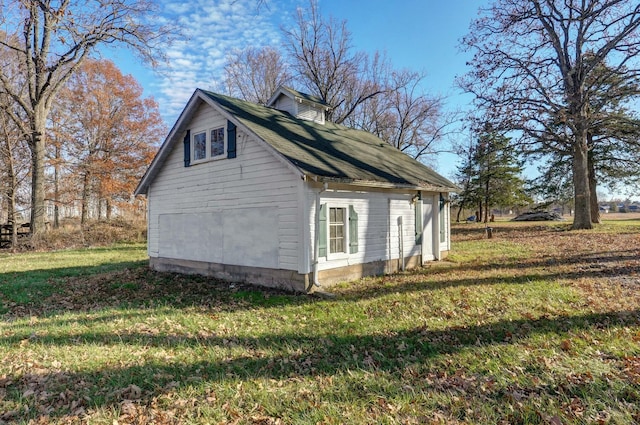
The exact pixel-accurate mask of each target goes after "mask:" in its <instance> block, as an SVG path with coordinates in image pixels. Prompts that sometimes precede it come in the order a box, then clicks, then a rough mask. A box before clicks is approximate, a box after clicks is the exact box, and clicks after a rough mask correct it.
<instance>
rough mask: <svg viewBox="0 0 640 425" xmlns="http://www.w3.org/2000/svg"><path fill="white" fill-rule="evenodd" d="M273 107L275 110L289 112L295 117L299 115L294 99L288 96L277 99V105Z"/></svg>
mask: <svg viewBox="0 0 640 425" xmlns="http://www.w3.org/2000/svg"><path fill="white" fill-rule="evenodd" d="M273 107H274V108H275V109H279V110H281V111H285V112H288V113H290V114H291V115H293V116H295V115H297V113H298V110H297V108H296V103H295V102H294V101H293V99H292V98H290V97H288V96H282V95H281V96H279V97H278V98H277V99H276V101H275V103H274V104H273Z"/></svg>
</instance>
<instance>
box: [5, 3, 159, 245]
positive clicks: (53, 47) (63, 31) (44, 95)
mask: <svg viewBox="0 0 640 425" xmlns="http://www.w3.org/2000/svg"><path fill="white" fill-rule="evenodd" d="M155 9H156V3H155V2H152V1H147V0H84V1H71V0H59V1H54V0H15V1H9V2H4V3H2V17H3V18H4V20H5V22H4V25H5V28H10V29H12V31H13V32H12V33H9V34H7V35H6V36H3V37H0V48H2V49H3V50H5V51H10V52H13V53H14V54H16V55H17V57H18V58H19V60H20V62H21V64H22V65H21V66H22V67H23V68H24V70H25V75H26V78H25V80H26V81H25V84H26V86H27V88H28V90H27V95H26V96H23V95H22V91H21V88H19V87H16V86H15V84H14V81H13V79H12V78H11V77H10V76H9V75H7V74H6V73H5V70H4V68H2V69H0V84H1V87H2V89H3V90H4V91H5V92H6V93H7V94H9V95H10V96H11V98H12V99H13V101H14V102H16V103H17V104H18V105H19V106H20V108H21V109H22V110H23V112H24V114H25V115H26V116H27V118H28V120H27V122H26V124H23V128H22V129H21V130H22V131H23V132H24V133H25V134H27V135H28V140H29V148H30V151H31V161H32V182H31V184H32V196H31V198H32V199H31V225H32V231H33V233H34V234H38V233H41V232H42V231H44V224H45V214H44V213H45V211H44V207H45V185H44V180H45V152H46V137H45V130H46V121H47V117H48V114H49V111H50V109H51V105H52V102H53V100H54V99H55V97H56V95H57V94H58V92H59V91H60V88H61V87H62V86H63V85H64V83H65V82H66V81H67V80H68V79H69V77H70V76H71V75H73V74H74V73H75V72H76V70H77V69H78V67H79V66H80V65H81V64H82V63H83V61H84V60H85V59H86V58H87V57H88V56H90V55H91V54H92V53H94V52H95V51H96V49H97V48H98V47H99V46H101V45H105V44H122V45H125V46H128V47H130V48H132V49H134V50H135V51H136V52H137V53H138V54H139V55H140V56H141V57H142V58H143V59H145V60H147V61H148V62H150V63H152V64H153V63H155V62H156V59H157V57H155V56H154V55H156V54H157V52H156V50H155V49H154V47H155V46H156V44H157V43H158V42H159V41H160V39H161V38H163V36H164V35H166V34H167V29H166V28H162V27H159V26H158V25H154V24H150V23H148V22H146V21H145V18H146V17H148V16H151V14H152V13H153V11H154V10H155Z"/></svg>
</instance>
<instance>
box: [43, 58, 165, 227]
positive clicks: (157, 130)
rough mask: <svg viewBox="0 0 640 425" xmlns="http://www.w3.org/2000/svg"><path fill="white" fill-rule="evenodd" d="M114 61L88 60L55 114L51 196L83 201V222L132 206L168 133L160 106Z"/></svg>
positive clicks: (69, 86) (71, 83) (71, 201)
mask: <svg viewBox="0 0 640 425" xmlns="http://www.w3.org/2000/svg"><path fill="white" fill-rule="evenodd" d="M142 94H143V93H142V87H141V86H140V85H139V84H138V83H137V82H136V80H135V79H134V78H133V77H132V76H130V75H123V74H122V73H121V72H120V70H119V69H118V68H117V67H116V66H115V65H114V64H113V63H112V62H111V61H108V60H101V61H88V62H86V63H85V64H84V65H83V66H82V68H81V69H80V70H79V72H78V73H76V74H75V75H74V76H73V77H72V78H71V79H70V81H69V83H68V84H67V86H66V87H65V89H64V90H63V91H62V92H61V93H60V96H59V99H58V101H57V102H56V104H55V107H54V111H53V113H52V120H51V127H52V131H51V133H52V140H53V143H51V148H50V158H51V163H52V165H54V166H55V167H58V170H59V171H58V173H56V178H55V179H54V182H53V183H54V184H53V186H52V192H53V193H51V196H50V197H51V198H52V199H54V200H55V201H56V203H57V204H60V205H62V204H64V203H65V202H66V203H67V204H68V203H74V202H77V201H79V202H80V208H81V218H82V222H83V223H85V222H86V221H87V220H88V219H89V218H97V219H100V218H107V219H109V218H111V215H112V213H113V211H114V209H116V208H117V210H118V211H119V212H122V211H123V209H124V210H126V209H128V208H131V206H132V205H134V203H132V202H131V201H132V193H133V190H134V189H135V187H136V185H137V183H138V181H139V179H140V178H141V176H142V174H143V173H144V171H145V169H146V167H147V166H148V164H149V163H150V162H151V159H152V158H153V154H154V152H155V150H156V147H157V143H158V142H159V141H160V140H161V139H162V137H163V135H164V133H165V127H164V124H163V121H162V119H161V117H160V114H159V112H158V105H157V103H156V102H155V100H153V98H143V97H142Z"/></svg>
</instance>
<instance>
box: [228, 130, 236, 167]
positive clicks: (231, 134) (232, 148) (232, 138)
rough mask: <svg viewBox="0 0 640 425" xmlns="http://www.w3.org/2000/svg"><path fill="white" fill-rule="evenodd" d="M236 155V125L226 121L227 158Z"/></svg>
mask: <svg viewBox="0 0 640 425" xmlns="http://www.w3.org/2000/svg"><path fill="white" fill-rule="evenodd" d="M235 157H236V125H235V124H234V123H232V122H231V121H227V158H235Z"/></svg>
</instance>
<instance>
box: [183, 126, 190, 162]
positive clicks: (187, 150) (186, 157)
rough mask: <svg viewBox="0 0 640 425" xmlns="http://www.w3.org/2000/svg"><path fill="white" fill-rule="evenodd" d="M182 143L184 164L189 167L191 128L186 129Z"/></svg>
mask: <svg viewBox="0 0 640 425" xmlns="http://www.w3.org/2000/svg"><path fill="white" fill-rule="evenodd" d="M182 144H183V146H184V166H185V167H189V166H190V165H191V130H187V134H186V135H185V136H184V140H183V141H182Z"/></svg>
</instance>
